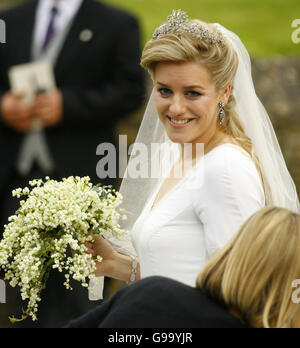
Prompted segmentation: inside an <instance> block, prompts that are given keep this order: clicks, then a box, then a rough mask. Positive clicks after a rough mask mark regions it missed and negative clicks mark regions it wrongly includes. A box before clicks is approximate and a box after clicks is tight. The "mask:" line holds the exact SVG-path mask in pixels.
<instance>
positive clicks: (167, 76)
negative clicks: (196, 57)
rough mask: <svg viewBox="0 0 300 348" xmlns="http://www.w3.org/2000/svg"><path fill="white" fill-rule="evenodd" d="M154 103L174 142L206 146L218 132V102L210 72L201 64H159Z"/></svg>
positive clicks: (222, 99)
mask: <svg viewBox="0 0 300 348" xmlns="http://www.w3.org/2000/svg"><path fill="white" fill-rule="evenodd" d="M154 83H155V89H156V93H155V104H156V109H157V112H158V115H159V118H160V120H161V122H162V123H163V125H164V127H165V129H166V132H167V134H168V137H169V138H170V140H171V141H173V142H175V143H180V144H184V143H193V144H195V143H204V144H205V143H207V142H208V141H209V140H210V139H211V138H212V137H213V136H214V135H215V134H216V131H218V126H217V116H218V112H219V102H220V101H224V102H225V104H226V101H227V100H226V98H225V97H226V95H225V93H224V94H223V95H220V93H217V91H216V88H215V85H214V83H213V82H212V81H211V74H210V71H209V70H208V69H207V68H206V67H205V66H204V65H203V64H201V63H198V62H197V63H196V62H185V63H159V64H158V65H157V67H156V69H155V77H154Z"/></svg>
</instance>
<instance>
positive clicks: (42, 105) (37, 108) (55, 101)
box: [34, 90, 63, 127]
mask: <svg viewBox="0 0 300 348" xmlns="http://www.w3.org/2000/svg"><path fill="white" fill-rule="evenodd" d="M62 111H63V98H62V93H61V92H60V91H59V90H56V91H54V92H51V93H41V94H39V95H37V96H36V99H35V102H34V112H35V115H36V117H37V118H38V119H40V120H41V121H42V123H43V125H44V126H45V127H49V126H54V125H56V124H58V123H60V122H61V120H62Z"/></svg>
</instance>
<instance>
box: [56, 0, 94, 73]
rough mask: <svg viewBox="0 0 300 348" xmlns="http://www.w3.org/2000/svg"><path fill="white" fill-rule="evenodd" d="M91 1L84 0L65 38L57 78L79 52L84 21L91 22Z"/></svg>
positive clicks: (57, 64) (58, 63)
mask: <svg viewBox="0 0 300 348" xmlns="http://www.w3.org/2000/svg"><path fill="white" fill-rule="evenodd" d="M89 2H90V0H83V2H82V4H81V6H80V8H79V10H78V12H77V14H76V16H75V18H74V20H73V24H72V26H71V29H70V31H69V33H68V35H67V37H66V39H65V42H64V44H63V46H62V49H61V50H60V53H59V55H58V58H57V62H56V65H55V73H56V77H57V79H59V75H60V74H61V73H63V71H64V68H65V66H68V65H69V64H70V61H72V57H74V55H75V56H76V55H77V54H78V47H79V45H80V40H79V34H80V32H81V30H82V29H86V28H83V24H84V23H88V22H89V11H88V10H89V8H88V7H89Z"/></svg>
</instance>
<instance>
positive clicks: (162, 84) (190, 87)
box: [156, 81, 205, 90]
mask: <svg viewBox="0 0 300 348" xmlns="http://www.w3.org/2000/svg"><path fill="white" fill-rule="evenodd" d="M156 83H157V84H158V85H161V86H163V87H165V88H171V87H169V86H168V85H166V84H165V83H162V82H159V81H157V82H156ZM194 88H200V89H203V90H204V89H205V88H204V87H202V86H201V85H191V86H185V87H184V89H194Z"/></svg>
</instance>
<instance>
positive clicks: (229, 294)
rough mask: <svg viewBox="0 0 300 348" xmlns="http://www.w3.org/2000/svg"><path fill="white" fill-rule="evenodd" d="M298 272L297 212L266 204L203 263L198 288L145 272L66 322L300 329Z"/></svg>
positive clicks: (75, 324)
mask: <svg viewBox="0 0 300 348" xmlns="http://www.w3.org/2000/svg"><path fill="white" fill-rule="evenodd" d="M297 279H298V280H299V281H300V215H298V214H295V213H293V212H291V211H288V210H286V209H281V208H275V207H267V208H264V209H262V210H260V211H259V212H257V213H256V214H254V215H253V216H252V217H250V218H249V219H248V220H247V221H246V222H245V223H244V224H243V226H242V227H241V229H240V230H239V231H238V233H237V234H236V235H235V236H234V238H233V239H231V241H229V242H228V244H226V246H225V247H224V248H223V249H222V250H221V251H220V252H219V253H217V254H216V255H215V256H214V257H213V258H212V259H211V260H210V261H209V262H208V264H207V265H206V266H205V268H204V269H203V270H202V272H201V273H200V275H199V276H198V279H197V285H196V287H197V288H196V289H195V288H192V287H189V286H186V285H184V284H182V283H180V282H177V281H174V280H171V279H168V278H162V277H149V278H147V279H143V280H141V281H140V282H138V283H137V284H134V285H132V286H129V287H126V288H124V289H122V290H121V291H119V292H118V293H117V294H116V295H115V296H114V297H113V298H112V299H111V300H110V301H108V302H107V303H105V304H103V305H102V306H100V307H98V308H96V309H95V310H94V311H93V312H90V313H88V314H87V315H86V316H84V317H83V318H80V319H79V320H77V321H74V322H72V323H71V324H70V327H100V328H107V327H115V328H116V327H119V328H125V327H126V328H130V327H132V328H144V327H152V328H153V327H155V328H166V327H168V328H191V327H198V328H205V327H206V328H207V327H210V328H219V327H222V328H241V327H250V328H283V327H285V328H300V303H299V301H300V296H299V295H297V292H296V291H297V289H296V288H294V287H293V284H294V283H295V281H296V280H297ZM297 303H298V304H297Z"/></svg>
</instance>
